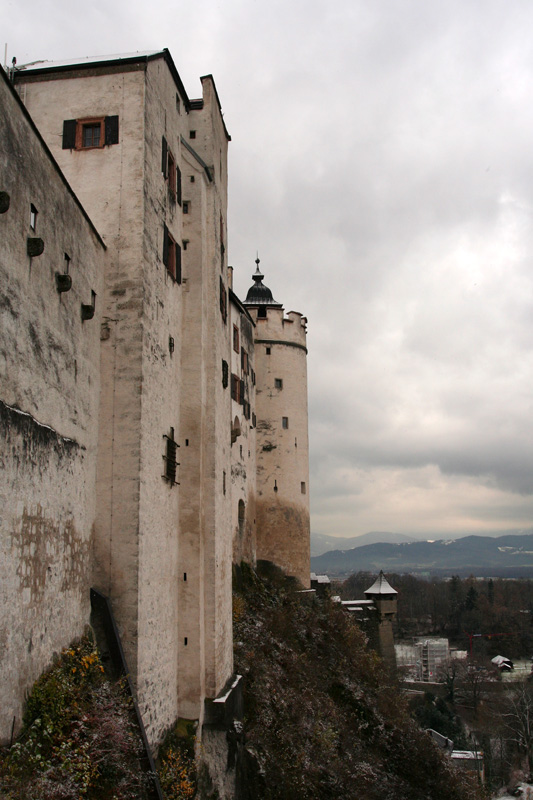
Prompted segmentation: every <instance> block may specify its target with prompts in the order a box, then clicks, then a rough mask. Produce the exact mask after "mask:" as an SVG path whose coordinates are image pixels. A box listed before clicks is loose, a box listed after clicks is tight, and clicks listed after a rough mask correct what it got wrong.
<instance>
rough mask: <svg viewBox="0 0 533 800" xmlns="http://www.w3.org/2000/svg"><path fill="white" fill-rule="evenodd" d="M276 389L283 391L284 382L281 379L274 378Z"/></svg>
mask: <svg viewBox="0 0 533 800" xmlns="http://www.w3.org/2000/svg"><path fill="white" fill-rule="evenodd" d="M274 388H275V389H283V380H282V379H281V378H274Z"/></svg>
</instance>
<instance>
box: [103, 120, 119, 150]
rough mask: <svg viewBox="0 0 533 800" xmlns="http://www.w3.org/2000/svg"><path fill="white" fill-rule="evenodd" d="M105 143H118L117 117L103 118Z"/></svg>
mask: <svg viewBox="0 0 533 800" xmlns="http://www.w3.org/2000/svg"><path fill="white" fill-rule="evenodd" d="M105 143H106V144H118V117H116V116H115V117H106V118H105Z"/></svg>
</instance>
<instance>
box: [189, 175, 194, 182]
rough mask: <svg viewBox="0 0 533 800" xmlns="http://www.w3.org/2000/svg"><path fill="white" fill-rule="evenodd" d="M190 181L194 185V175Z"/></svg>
mask: <svg viewBox="0 0 533 800" xmlns="http://www.w3.org/2000/svg"><path fill="white" fill-rule="evenodd" d="M189 180H190V182H191V183H194V175H191V176H190V177H189Z"/></svg>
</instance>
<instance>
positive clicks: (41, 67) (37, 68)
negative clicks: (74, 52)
mask: <svg viewBox="0 0 533 800" xmlns="http://www.w3.org/2000/svg"><path fill="white" fill-rule="evenodd" d="M156 58H164V59H165V61H166V63H167V65H168V68H169V70H170V73H171V75H172V77H173V78H174V83H175V84H176V88H177V90H178V92H179V94H180V96H181V99H182V100H183V103H184V105H185V108H186V109H187V111H190V110H194V109H202V108H203V105H204V103H203V100H202V99H199V100H190V99H189V96H188V94H187V92H186V91H185V86H184V85H183V82H182V80H181V78H180V76H179V73H178V70H177V69H176V65H175V64H174V61H173V59H172V56H171V55H170V51H169V49H168V48H167V47H165V48H164V49H163V50H137V51H136V52H134V53H115V54H113V55H108V56H84V57H83V58H69V59H66V60H64V61H46V60H43V61H32V62H31V63H29V64H20V65H18V64H16V65H15V67H14V74H15V80H16V79H17V75H19V74H20V73H22V72H23V73H24V74H25V75H42V74H45V73H46V72H48V71H50V72H68V71H71V70H72V69H89V68H91V67H92V68H94V67H115V68H116V67H117V66H119V67H120V66H122V65H127V64H135V63H139V62H142V61H152V60H153V59H156ZM200 80H201V81H202V83H203V82H204V81H206V80H210V81H212V83H213V88H214V91H215V97H216V101H217V103H218V108H219V111H220V117H221V119H222V125H223V127H224V133H225V134H226V138H227V139H228V141H231V136H230V135H229V133H228V129H227V128H226V123H225V122H224V117H223V116H222V106H221V104H220V98H219V96H218V92H217V87H216V85H215V81H214V79H213V76H212V75H203V76H202V77H201V78H200Z"/></svg>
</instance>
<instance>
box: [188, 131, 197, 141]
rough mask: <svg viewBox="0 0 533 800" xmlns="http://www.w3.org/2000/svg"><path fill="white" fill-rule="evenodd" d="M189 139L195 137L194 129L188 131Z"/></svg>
mask: <svg viewBox="0 0 533 800" xmlns="http://www.w3.org/2000/svg"><path fill="white" fill-rule="evenodd" d="M189 139H196V131H189Z"/></svg>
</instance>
